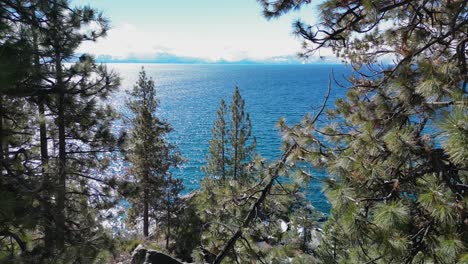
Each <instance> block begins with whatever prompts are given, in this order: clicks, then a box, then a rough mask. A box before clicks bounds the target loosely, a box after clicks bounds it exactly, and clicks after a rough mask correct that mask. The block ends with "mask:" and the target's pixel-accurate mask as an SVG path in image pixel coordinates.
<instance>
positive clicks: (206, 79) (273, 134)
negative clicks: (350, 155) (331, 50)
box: [109, 64, 350, 212]
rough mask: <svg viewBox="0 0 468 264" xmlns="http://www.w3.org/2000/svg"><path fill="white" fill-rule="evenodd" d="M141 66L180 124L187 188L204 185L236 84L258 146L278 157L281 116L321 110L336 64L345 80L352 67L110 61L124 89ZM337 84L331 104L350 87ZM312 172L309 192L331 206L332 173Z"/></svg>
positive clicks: (321, 205) (174, 138)
mask: <svg viewBox="0 0 468 264" xmlns="http://www.w3.org/2000/svg"><path fill="white" fill-rule="evenodd" d="M141 66H144V67H145V69H146V71H147V74H148V75H149V76H151V77H152V78H153V79H154V81H155V84H156V87H157V96H158V98H159V100H160V109H159V111H160V112H159V114H160V115H161V116H162V117H163V118H164V119H165V120H167V121H168V122H169V123H170V124H171V125H172V127H173V128H174V131H173V132H172V133H171V134H170V135H169V138H168V139H169V140H170V141H171V142H172V143H174V144H176V145H177V146H178V147H179V149H180V152H181V153H182V156H183V157H184V158H185V159H187V162H186V163H184V164H183V165H182V166H181V167H180V168H178V169H176V170H174V172H173V173H174V175H175V176H176V177H179V178H182V179H183V181H184V185H185V191H186V192H190V191H192V190H196V189H198V188H199V182H200V179H202V178H203V173H202V172H201V167H202V166H203V165H204V163H205V157H206V155H207V151H208V141H209V140H210V138H211V127H212V125H213V121H214V119H215V118H216V111H217V109H218V107H219V102H220V100H221V99H225V100H226V101H227V102H228V103H229V102H230V101H231V97H232V94H233V92H234V88H235V86H238V87H239V89H240V92H241V95H242V96H243V98H244V99H245V104H246V111H247V112H249V113H250V116H251V120H252V126H253V128H252V130H253V135H254V136H255V137H256V138H257V152H258V153H259V154H260V155H262V156H263V157H265V158H267V159H269V160H274V159H276V158H278V157H279V156H280V155H281V151H280V146H281V138H280V136H279V134H278V130H277V129H276V127H275V124H276V123H277V121H278V120H279V119H280V118H281V117H284V118H286V121H287V123H288V124H294V123H297V122H299V121H300V120H301V118H302V117H303V116H304V114H306V113H314V112H315V111H317V109H318V108H319V107H320V105H321V104H322V100H323V98H324V96H325V94H326V91H327V84H328V78H329V75H330V74H331V72H332V70H333V72H334V74H335V77H336V78H337V79H341V80H343V78H344V76H347V75H349V72H350V71H349V69H348V68H345V66H343V65H170V64H146V65H140V64H110V65H109V67H110V68H112V69H114V70H116V71H117V72H118V73H120V76H122V78H123V80H122V90H126V89H130V88H131V87H132V86H133V84H134V83H135V82H136V80H137V78H138V72H139V71H140V69H141ZM332 87H333V89H332V94H331V96H330V101H329V107H332V106H333V102H334V100H335V99H336V98H337V97H342V96H344V93H345V90H344V89H343V88H340V87H338V86H337V85H332ZM123 102H124V100H122V93H120V94H116V95H115V98H114V99H113V103H114V104H115V106H116V107H117V108H118V109H123V108H122V103H123ZM312 175H313V176H314V177H315V179H314V180H312V182H311V183H310V185H309V188H308V190H307V196H308V198H309V200H310V201H311V202H312V204H313V206H315V207H316V208H317V209H319V210H320V211H322V212H328V211H329V209H330V206H329V203H328V201H327V200H326V198H325V197H324V195H323V193H322V191H321V190H322V187H321V182H320V179H323V178H324V177H326V176H327V175H326V174H325V173H324V172H321V171H312Z"/></svg>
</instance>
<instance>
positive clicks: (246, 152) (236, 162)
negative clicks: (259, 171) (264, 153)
mask: <svg viewBox="0 0 468 264" xmlns="http://www.w3.org/2000/svg"><path fill="white" fill-rule="evenodd" d="M244 105H245V101H244V99H243V98H242V96H241V95H240V92H239V88H238V87H236V89H235V91H234V95H233V97H232V103H231V107H230V108H231V122H230V127H229V129H228V134H229V136H228V140H229V141H228V142H229V145H230V148H229V150H230V160H229V162H230V164H229V165H230V171H229V173H230V174H231V175H232V178H233V179H234V180H239V181H243V182H245V181H247V180H248V177H249V175H248V173H247V168H246V165H247V163H248V162H250V160H249V159H251V158H252V157H253V153H254V151H255V148H256V144H257V143H256V139H255V137H254V138H253V140H252V143H251V145H250V146H247V143H248V140H249V138H250V136H251V133H252V123H251V122H250V116H249V114H248V113H245V110H244ZM246 162H247V163H246Z"/></svg>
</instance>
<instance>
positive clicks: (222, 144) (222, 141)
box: [221, 128, 226, 182]
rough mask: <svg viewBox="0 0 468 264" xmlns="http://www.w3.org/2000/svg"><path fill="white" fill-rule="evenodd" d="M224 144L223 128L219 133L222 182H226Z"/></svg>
mask: <svg viewBox="0 0 468 264" xmlns="http://www.w3.org/2000/svg"><path fill="white" fill-rule="evenodd" d="M225 146H226V142H225V134H224V128H222V131H221V171H222V177H221V178H222V179H223V182H224V181H225V180H226V168H225V167H226V164H225V161H226V150H225Z"/></svg>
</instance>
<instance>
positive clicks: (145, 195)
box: [143, 173, 149, 237]
mask: <svg viewBox="0 0 468 264" xmlns="http://www.w3.org/2000/svg"><path fill="white" fill-rule="evenodd" d="M148 199H149V190H148V174H147V173H145V175H144V176H143V236H144V237H148V235H149V204H148V203H149V201H148Z"/></svg>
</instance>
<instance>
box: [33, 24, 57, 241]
mask: <svg viewBox="0 0 468 264" xmlns="http://www.w3.org/2000/svg"><path fill="white" fill-rule="evenodd" d="M36 30H38V26H37V24H34V29H33V45H34V70H35V75H36V76H35V77H36V82H37V83H36V84H37V85H38V86H39V84H40V74H41V73H40V59H39V48H38V40H37V31H36ZM37 89H40V88H39V87H38V88H37ZM44 101H45V96H40V97H39V100H38V108H39V141H40V149H41V174H42V183H41V185H42V186H41V187H42V188H41V192H42V193H41V196H42V197H41V206H42V211H43V218H44V219H43V224H44V227H43V228H44V246H45V249H46V250H50V249H51V248H52V246H53V237H52V236H53V230H52V223H51V222H52V219H50V205H49V201H48V199H49V195H50V194H49V189H50V182H49V174H48V172H47V170H48V166H49V153H48V144H47V126H46V116H45V106H44Z"/></svg>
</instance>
